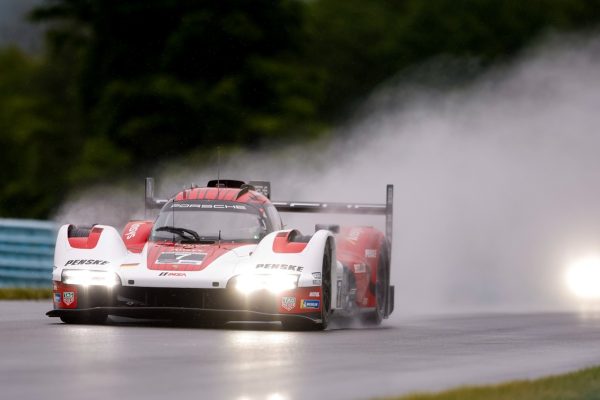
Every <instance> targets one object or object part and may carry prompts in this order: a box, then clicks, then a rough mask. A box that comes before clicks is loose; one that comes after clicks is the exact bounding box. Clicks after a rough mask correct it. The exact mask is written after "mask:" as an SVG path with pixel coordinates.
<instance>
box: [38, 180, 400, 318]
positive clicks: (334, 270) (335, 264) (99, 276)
mask: <svg viewBox="0 0 600 400" xmlns="http://www.w3.org/2000/svg"><path fill="white" fill-rule="evenodd" d="M269 193H270V184H269V182H250V183H249V184H246V183H244V182H241V181H234V180H215V181H210V182H209V183H208V185H207V187H191V188H190V189H186V190H183V191H182V192H180V193H177V195H176V196H174V197H173V198H171V199H169V200H159V199H156V198H155V197H154V181H153V179H152V178H147V179H146V207H148V208H160V213H159V214H158V217H157V218H156V220H155V221H146V220H144V221H130V222H129V223H128V224H127V225H126V226H125V228H124V230H123V232H122V233H119V232H118V231H117V230H116V229H115V228H113V227H111V226H106V225H94V226H93V227H89V228H81V227H79V228H78V227H75V226H73V225H63V226H62V227H61V228H60V230H59V232H58V237H57V240H56V251H55V257H54V271H53V281H54V282H53V288H54V309H53V310H51V311H49V312H48V313H47V315H48V316H50V317H60V319H61V320H62V321H63V322H66V323H103V322H105V321H106V319H107V316H108V315H115V316H124V317H133V318H144V319H148V318H158V319H180V318H183V319H192V320H200V321H213V322H214V321H219V322H225V321H281V323H282V324H283V326H284V328H286V329H325V328H326V327H327V324H328V322H329V321H330V319H331V318H332V317H336V318H337V317H341V318H351V317H352V318H353V317H359V318H361V319H362V320H363V321H364V322H366V323H371V324H380V323H381V321H382V319H384V318H387V317H388V316H389V315H390V314H391V312H392V311H393V308H394V287H393V286H391V285H390V283H389V282H390V256H391V248H390V244H391V234H392V198H393V187H392V185H388V186H387V195H386V202H385V204H344V203H314V202H275V201H273V202H272V201H270V200H269ZM279 212H317V213H318V212H321V213H345V214H375V215H382V216H385V219H386V234H383V233H382V232H380V231H378V230H376V229H374V228H372V227H363V226H355V227H342V228H340V227H339V226H337V225H324V226H321V225H317V226H316V231H315V233H314V234H312V235H308V236H304V235H302V234H301V233H300V232H299V231H298V230H295V229H283V225H282V222H281V218H280V216H279Z"/></svg>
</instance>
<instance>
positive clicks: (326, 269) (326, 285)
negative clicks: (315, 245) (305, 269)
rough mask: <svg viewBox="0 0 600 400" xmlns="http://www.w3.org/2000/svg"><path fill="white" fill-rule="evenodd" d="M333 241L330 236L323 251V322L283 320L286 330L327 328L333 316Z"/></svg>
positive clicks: (319, 329) (318, 329)
mask: <svg viewBox="0 0 600 400" xmlns="http://www.w3.org/2000/svg"><path fill="white" fill-rule="evenodd" d="M331 242H332V239H331V238H328V239H327V242H326V244H325V250H324V251H323V264H322V266H321V322H311V321H305V320H301V319H289V320H285V321H281V324H282V325H283V328H284V329H285V330H293V331H298V330H302V331H309V330H313V331H322V330H325V329H327V325H329V319H330V316H331V268H332V263H333V260H332V258H333V255H332V244H331Z"/></svg>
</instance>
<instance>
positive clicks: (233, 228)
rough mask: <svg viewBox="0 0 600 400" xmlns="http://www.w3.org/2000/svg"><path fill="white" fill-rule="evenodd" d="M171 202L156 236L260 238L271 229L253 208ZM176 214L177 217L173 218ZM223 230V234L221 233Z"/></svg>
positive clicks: (188, 239) (180, 239) (194, 239)
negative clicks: (200, 205)
mask: <svg viewBox="0 0 600 400" xmlns="http://www.w3.org/2000/svg"><path fill="white" fill-rule="evenodd" d="M183 205H184V203H175V206H176V207H175V209H173V207H172V203H171V204H167V205H166V206H165V208H164V209H163V210H162V211H161V213H160V215H159V216H158V219H157V220H156V223H155V224H154V228H153V230H152V238H151V239H152V240H154V241H159V240H169V241H171V240H173V238H174V239H175V241H178V242H200V243H202V242H208V243H212V242H215V241H217V240H218V239H219V237H220V239H221V240H223V241H258V240H260V239H262V238H263V237H264V236H265V235H266V233H267V225H266V221H265V219H263V218H261V217H260V215H259V214H258V213H254V212H252V210H251V209H249V208H246V209H245V210H239V209H215V208H206V209H204V208H199V207H198V208H197V207H192V208H189V207H182V206H183ZM173 218H174V219H175V220H173ZM219 231H220V234H219Z"/></svg>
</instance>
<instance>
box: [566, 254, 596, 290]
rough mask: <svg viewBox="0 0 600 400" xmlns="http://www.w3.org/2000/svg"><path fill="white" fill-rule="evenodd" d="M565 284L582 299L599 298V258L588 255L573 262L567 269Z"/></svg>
mask: <svg viewBox="0 0 600 400" xmlns="http://www.w3.org/2000/svg"><path fill="white" fill-rule="evenodd" d="M566 279H567V286H568V287H569V289H571V291H572V292H573V294H575V295H576V296H577V297H580V298H584V299H598V298H600V258H598V257H589V258H584V259H582V260H579V261H577V262H574V263H573V264H571V265H570V266H569V269H568V270H567V275H566Z"/></svg>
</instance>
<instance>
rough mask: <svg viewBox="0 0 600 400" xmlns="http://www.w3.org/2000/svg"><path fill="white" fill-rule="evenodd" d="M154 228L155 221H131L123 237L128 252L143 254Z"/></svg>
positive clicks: (124, 229) (126, 226) (124, 230)
mask: <svg viewBox="0 0 600 400" xmlns="http://www.w3.org/2000/svg"><path fill="white" fill-rule="evenodd" d="M153 226H154V222H153V221H129V222H128V223H127V225H125V228H123V233H122V235H121V238H122V239H123V243H125V247H127V250H129V251H131V252H132V253H141V252H142V250H143V249H144V246H145V245H146V243H147V242H148V238H149V237H150V233H151V232H152V227H153Z"/></svg>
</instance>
